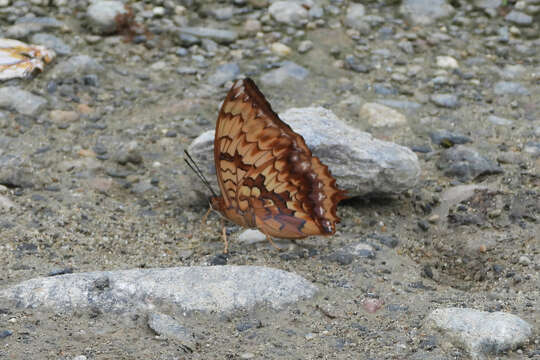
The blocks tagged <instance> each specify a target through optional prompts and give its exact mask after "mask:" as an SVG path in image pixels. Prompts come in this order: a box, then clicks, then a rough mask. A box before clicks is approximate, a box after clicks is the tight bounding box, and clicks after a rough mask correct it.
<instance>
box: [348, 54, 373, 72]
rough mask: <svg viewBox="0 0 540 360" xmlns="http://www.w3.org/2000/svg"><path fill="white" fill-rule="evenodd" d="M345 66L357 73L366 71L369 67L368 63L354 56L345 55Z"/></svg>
mask: <svg viewBox="0 0 540 360" xmlns="http://www.w3.org/2000/svg"><path fill="white" fill-rule="evenodd" d="M345 67H346V68H347V69H350V70H352V71H354V72H357V73H364V74H365V73H368V72H369V70H370V68H369V66H368V65H365V64H363V63H361V62H360V61H359V60H358V59H357V58H356V56H354V55H347V56H345Z"/></svg>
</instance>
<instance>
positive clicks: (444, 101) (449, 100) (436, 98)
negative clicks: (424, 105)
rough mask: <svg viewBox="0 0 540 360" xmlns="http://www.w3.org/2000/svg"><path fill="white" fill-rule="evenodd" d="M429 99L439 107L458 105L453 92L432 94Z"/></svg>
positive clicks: (454, 106)
mask: <svg viewBox="0 0 540 360" xmlns="http://www.w3.org/2000/svg"><path fill="white" fill-rule="evenodd" d="M429 99H430V100H431V102H432V103H434V104H435V105H437V106H440V107H446V108H456V107H458V105H459V103H458V98H457V96H456V95H454V94H433V95H431V97H430V98H429Z"/></svg>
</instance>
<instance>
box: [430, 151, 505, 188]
mask: <svg viewBox="0 0 540 360" xmlns="http://www.w3.org/2000/svg"><path fill="white" fill-rule="evenodd" d="M437 167H438V168H439V169H441V170H443V171H444V174H445V175H447V176H453V177H457V178H458V179H459V180H461V181H469V180H473V179H475V178H476V177H478V176H480V175H490V174H500V173H502V172H503V170H502V168H501V167H500V166H499V165H498V164H497V163H495V162H493V161H491V160H488V159H486V158H485V157H483V156H482V155H480V154H479V153H478V152H477V151H476V150H475V149H473V148H470V147H466V146H464V145H458V146H456V147H452V148H450V149H447V150H445V151H443V152H442V154H441V157H440V159H439V161H438V163H437Z"/></svg>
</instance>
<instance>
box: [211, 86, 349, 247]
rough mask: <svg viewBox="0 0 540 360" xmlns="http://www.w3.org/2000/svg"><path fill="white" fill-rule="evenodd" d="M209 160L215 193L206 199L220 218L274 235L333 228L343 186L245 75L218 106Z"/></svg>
mask: <svg viewBox="0 0 540 360" xmlns="http://www.w3.org/2000/svg"><path fill="white" fill-rule="evenodd" d="M214 162H215V166H216V173H217V177H218V184H219V187H220V191H221V196H214V197H212V198H211V199H210V203H211V206H212V208H213V209H214V210H216V211H218V212H220V213H221V214H222V215H223V216H224V217H225V218H227V219H229V220H231V221H232V222H234V223H236V224H238V225H240V226H243V227H247V228H258V229H259V230H260V231H262V232H263V233H264V234H266V235H267V236H274V237H280V238H288V239H299V238H304V237H306V236H309V235H331V234H334V233H335V224H336V223H337V222H339V218H338V217H337V215H336V207H337V203H338V202H339V201H340V200H341V199H343V198H345V195H344V192H343V191H341V190H339V189H338V188H337V186H336V185H335V182H336V181H335V179H334V178H333V177H332V176H331V174H330V172H329V170H328V168H327V167H326V166H325V165H323V164H322V163H321V161H320V160H319V159H318V158H317V157H314V156H312V154H311V151H310V149H309V148H308V147H307V145H306V143H305V141H304V139H303V138H302V136H301V135H299V134H297V133H295V132H294V131H293V130H292V129H291V128H290V126H289V125H287V124H286V123H284V122H283V121H282V120H281V119H280V118H279V117H278V115H277V114H276V113H275V112H274V111H272V108H271V107H270V104H269V103H268V102H267V101H266V99H265V98H264V95H263V94H262V93H261V92H260V91H259V89H258V88H257V86H256V85H255V83H254V82H253V81H252V80H250V79H243V80H238V81H236V82H235V84H234V85H233V87H232V88H231V90H230V91H229V93H228V95H227V97H226V99H225V101H224V102H223V105H222V106H221V110H220V112H219V117H218V120H217V124H216V134H215V138H214Z"/></svg>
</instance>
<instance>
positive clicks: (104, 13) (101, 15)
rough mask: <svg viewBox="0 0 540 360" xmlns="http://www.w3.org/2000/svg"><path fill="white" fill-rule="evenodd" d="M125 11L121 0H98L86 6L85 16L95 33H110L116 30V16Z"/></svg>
mask: <svg viewBox="0 0 540 360" xmlns="http://www.w3.org/2000/svg"><path fill="white" fill-rule="evenodd" d="M125 13H127V10H126V8H125V7H124V4H123V3H122V2H121V1H114V0H99V1H96V2H94V3H93V4H91V5H90V6H89V7H88V10H87V11H86V16H87V18H88V22H89V23H90V26H91V27H92V30H93V31H94V32H95V33H97V34H111V33H114V32H116V30H117V25H118V24H117V21H116V16H118V15H120V14H125Z"/></svg>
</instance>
